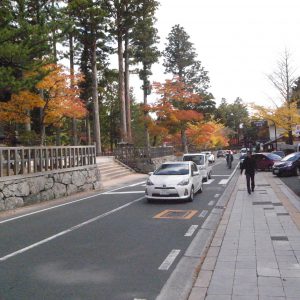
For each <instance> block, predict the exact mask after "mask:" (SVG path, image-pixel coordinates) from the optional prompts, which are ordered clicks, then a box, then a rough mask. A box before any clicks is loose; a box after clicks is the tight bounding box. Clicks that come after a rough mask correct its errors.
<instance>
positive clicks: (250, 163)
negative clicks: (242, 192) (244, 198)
mask: <svg viewBox="0 0 300 300" xmlns="http://www.w3.org/2000/svg"><path fill="white" fill-rule="evenodd" d="M243 170H245V175H246V181H247V190H248V194H249V195H250V194H251V191H252V192H254V188H255V180H254V177H255V172H256V161H255V159H254V158H253V157H252V153H251V152H250V151H248V152H247V156H246V158H245V159H244V161H243V163H242V166H241V174H243ZM250 186H251V188H250Z"/></svg>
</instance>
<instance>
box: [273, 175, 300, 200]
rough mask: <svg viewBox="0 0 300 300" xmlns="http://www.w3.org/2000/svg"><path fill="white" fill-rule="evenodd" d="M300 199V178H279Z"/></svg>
mask: <svg viewBox="0 0 300 300" xmlns="http://www.w3.org/2000/svg"><path fill="white" fill-rule="evenodd" d="M278 178H279V179H281V180H282V181H283V182H284V183H285V184H286V185H287V186H288V187H289V188H290V189H291V190H292V191H293V192H294V193H295V194H296V195H298V196H299V197H300V176H288V177H278Z"/></svg>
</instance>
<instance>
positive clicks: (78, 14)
mask: <svg viewBox="0 0 300 300" xmlns="http://www.w3.org/2000/svg"><path fill="white" fill-rule="evenodd" d="M102 4H103V1H100V0H72V1H70V2H69V9H70V11H71V13H70V14H72V16H73V18H74V22H75V24H76V27H77V30H78V36H77V38H78V41H79V42H80V43H81V44H82V45H83V53H84V55H85V57H86V58H88V61H89V65H90V69H91V82H92V88H91V98H92V103H93V105H92V106H93V124H94V131H93V133H94V134H93V137H94V142H95V143H96V154H97V155H100V154H101V132H100V116H99V99H98V64H97V62H98V61H97V57H98V50H99V49H102V48H105V44H106V39H107V36H106V27H107V21H108V20H107V13H106V11H105V9H104V8H103V5H102ZM100 51H102V50H100ZM83 73H84V74H85V72H83Z"/></svg>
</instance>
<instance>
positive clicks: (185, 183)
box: [145, 161, 202, 201]
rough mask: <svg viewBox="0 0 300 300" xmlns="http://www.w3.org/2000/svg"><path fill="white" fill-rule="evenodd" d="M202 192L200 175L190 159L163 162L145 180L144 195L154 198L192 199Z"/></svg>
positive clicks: (149, 198) (149, 199) (150, 198)
mask: <svg viewBox="0 0 300 300" xmlns="http://www.w3.org/2000/svg"><path fill="white" fill-rule="evenodd" d="M197 192H202V176H201V175H200V172H199V170H198V168H197V165H196V164H195V163H193V162H191V161H186V162H183V161H181V162H179V161H176V162H165V163H163V164H162V165H161V166H160V167H159V168H158V169H156V170H155V171H154V172H153V173H150V176H149V178H148V180H147V182H146V190H145V197H146V198H147V200H148V201H151V200H154V199H166V200H177V199H178V200H181V199H182V200H188V201H193V200H194V195H195V194H196V193H197Z"/></svg>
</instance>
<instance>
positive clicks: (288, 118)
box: [252, 102, 300, 134]
mask: <svg viewBox="0 0 300 300" xmlns="http://www.w3.org/2000/svg"><path fill="white" fill-rule="evenodd" d="M252 107H253V109H254V111H255V117H256V118H258V119H263V120H267V121H272V122H271V124H273V122H274V123H275V124H276V127H277V128H281V129H283V130H284V131H285V134H287V132H288V131H290V130H292V129H293V128H294V127H295V126H296V125H297V124H300V115H299V112H298V110H297V103H296V102H292V103H289V104H287V103H285V104H283V105H282V106H280V107H276V108H269V107H264V106H260V105H252Z"/></svg>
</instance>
